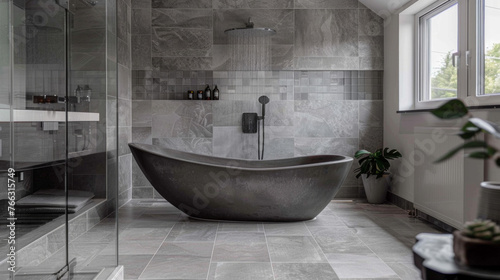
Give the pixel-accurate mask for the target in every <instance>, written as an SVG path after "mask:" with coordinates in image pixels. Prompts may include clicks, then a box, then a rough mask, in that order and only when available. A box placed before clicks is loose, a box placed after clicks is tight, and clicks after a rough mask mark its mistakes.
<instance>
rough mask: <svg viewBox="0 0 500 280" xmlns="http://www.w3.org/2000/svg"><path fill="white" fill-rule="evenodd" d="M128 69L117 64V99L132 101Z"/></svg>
mask: <svg viewBox="0 0 500 280" xmlns="http://www.w3.org/2000/svg"><path fill="white" fill-rule="evenodd" d="M131 87H132V85H131V82H130V69H129V68H126V67H125V66H123V65H120V64H118V97H119V98H122V99H132V91H131Z"/></svg>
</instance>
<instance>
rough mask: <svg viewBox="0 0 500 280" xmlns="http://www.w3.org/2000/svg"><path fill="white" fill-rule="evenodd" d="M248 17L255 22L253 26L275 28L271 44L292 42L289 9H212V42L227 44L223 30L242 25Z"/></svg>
mask: <svg viewBox="0 0 500 280" xmlns="http://www.w3.org/2000/svg"><path fill="white" fill-rule="evenodd" d="M248 17H251V18H252V21H253V22H255V27H268V28H272V29H274V30H276V32H277V33H276V35H274V36H273V37H272V43H273V44H285V45H290V44H293V29H294V15H293V10H291V9H268V10H261V9H244V10H243V9H242V10H214V44H219V45H222V44H227V35H226V34H224V30H226V29H229V28H235V27H244V26H245V22H247V20H248Z"/></svg>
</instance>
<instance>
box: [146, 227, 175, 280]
mask: <svg viewBox="0 0 500 280" xmlns="http://www.w3.org/2000/svg"><path fill="white" fill-rule="evenodd" d="M178 223H179V222H178V221H177V222H175V224H174V225H173V226H172V228H171V229H170V230H169V231H168V233H167V235H165V238H163V241H162V242H161V244H160V246H158V249H156V252H155V253H154V254H153V256H152V257H151V259H150V260H149V262H148V263H147V264H146V266H145V267H144V269H143V270H142V272H141V274H139V277H137V279H141V276H142V274H143V273H144V272H145V271H146V269H147V268H148V266H149V264H150V263H151V261H152V260H153V259H154V257H155V256H156V254H158V251H160V248H161V246H163V243H165V241H166V240H167V237H168V236H169V234H170V233H171V232H172V230H173V229H174V227H175V226H176V225H177V224H178Z"/></svg>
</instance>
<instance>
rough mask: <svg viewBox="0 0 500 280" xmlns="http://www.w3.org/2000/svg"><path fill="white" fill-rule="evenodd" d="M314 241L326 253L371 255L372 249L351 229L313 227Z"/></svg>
mask: <svg viewBox="0 0 500 280" xmlns="http://www.w3.org/2000/svg"><path fill="white" fill-rule="evenodd" d="M310 230H311V233H312V235H313V237H314V239H315V240H316V241H317V242H318V245H319V246H320V247H321V250H323V252H324V253H325V254H326V253H357V254H359V253H371V251H370V249H369V248H368V247H367V246H366V245H365V244H364V243H363V242H362V241H361V240H360V239H359V238H358V237H357V236H356V235H355V233H354V231H353V230H352V229H349V228H331V227H312V228H310Z"/></svg>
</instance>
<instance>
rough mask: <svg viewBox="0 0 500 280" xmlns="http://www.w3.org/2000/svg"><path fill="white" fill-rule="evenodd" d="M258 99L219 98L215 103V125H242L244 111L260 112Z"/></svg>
mask: <svg viewBox="0 0 500 280" xmlns="http://www.w3.org/2000/svg"><path fill="white" fill-rule="evenodd" d="M258 104H259V103H258V101H244V100H219V101H217V102H214V104H213V113H214V126H241V118H242V114H243V113H257V112H259V114H260V107H259V106H258Z"/></svg>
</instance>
